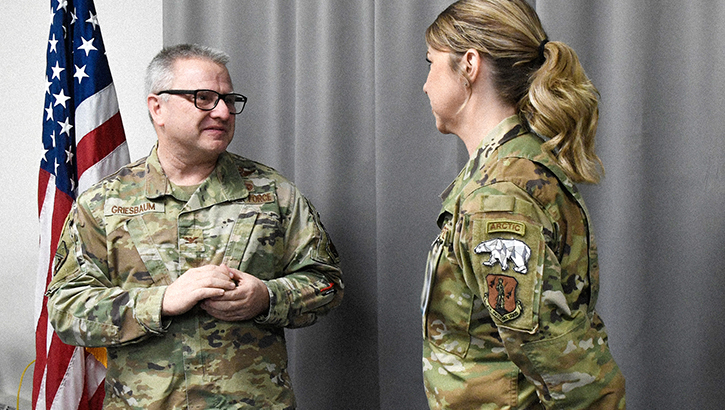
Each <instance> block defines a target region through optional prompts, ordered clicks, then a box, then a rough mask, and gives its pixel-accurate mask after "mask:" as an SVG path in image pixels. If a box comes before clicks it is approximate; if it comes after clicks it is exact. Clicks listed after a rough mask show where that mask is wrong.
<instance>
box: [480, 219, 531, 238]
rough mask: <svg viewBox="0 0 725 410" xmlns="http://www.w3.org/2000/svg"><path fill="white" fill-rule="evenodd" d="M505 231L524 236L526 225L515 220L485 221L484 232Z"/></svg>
mask: <svg viewBox="0 0 725 410" xmlns="http://www.w3.org/2000/svg"><path fill="white" fill-rule="evenodd" d="M500 232H507V233H513V234H516V235H521V236H524V235H525V234H526V225H524V224H523V223H521V222H517V221H506V220H500V221H488V222H486V233H488V234H491V233H500Z"/></svg>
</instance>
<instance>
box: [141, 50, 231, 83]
mask: <svg viewBox="0 0 725 410" xmlns="http://www.w3.org/2000/svg"><path fill="white" fill-rule="evenodd" d="M191 58H198V59H202V60H209V61H212V62H214V63H217V64H219V65H221V66H224V67H226V65H227V64H228V63H229V60H230V58H229V55H228V54H227V53H225V52H223V51H220V50H216V49H213V48H211V47H207V46H200V45H198V44H177V45H175V46H171V47H165V48H163V49H162V50H161V51H160V52H159V53H158V54H156V57H154V58H153V60H151V62H150V63H149V65H148V67H147V68H146V84H145V87H146V95H149V94H153V93H157V92H159V91H161V90H165V89H168V88H169V87H171V83H172V82H173V80H174V70H173V66H174V63H175V62H176V61H178V60H184V59H191Z"/></svg>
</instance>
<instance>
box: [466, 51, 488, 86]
mask: <svg viewBox="0 0 725 410" xmlns="http://www.w3.org/2000/svg"><path fill="white" fill-rule="evenodd" d="M482 63H483V58H482V57H481V54H480V53H479V52H478V50H476V49H473V48H469V49H468V50H467V51H466V52H465V53H464V54H463V58H461V69H462V70H463V73H464V76H465V77H466V80H467V81H469V82H470V83H471V84H473V83H474V82H476V80H477V79H478V77H479V75H480V74H481V69H482V67H481V66H482Z"/></svg>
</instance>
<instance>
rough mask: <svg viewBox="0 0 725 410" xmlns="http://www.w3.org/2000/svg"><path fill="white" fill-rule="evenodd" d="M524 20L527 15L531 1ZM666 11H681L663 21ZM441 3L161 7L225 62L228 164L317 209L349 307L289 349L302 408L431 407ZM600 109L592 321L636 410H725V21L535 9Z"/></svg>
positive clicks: (177, 30)
mask: <svg viewBox="0 0 725 410" xmlns="http://www.w3.org/2000/svg"><path fill="white" fill-rule="evenodd" d="M532 3H533V2H532ZM670 3H671V4H670ZM448 4H449V1H448V0H446V1H441V0H430V1H419V0H388V1H372V0H359V1H354V2H353V1H350V2H343V1H337V0H296V1H292V0H227V1H223V0H214V1H212V0H207V1H195V0H165V1H164V5H163V8H164V44H165V45H171V44H176V43H181V42H195V43H199V44H205V45H209V46H212V47H217V48H220V49H222V50H225V51H227V52H228V53H229V54H230V55H231V56H232V62H231V64H230V65H229V68H230V72H231V75H232V79H233V81H234V85H235V91H238V92H241V93H242V94H244V95H246V96H247V97H248V98H249V103H248V104H247V107H246V108H245V111H244V113H243V114H242V115H240V116H239V118H238V120H237V132H236V137H235V140H234V142H233V143H232V145H231V147H230V150H231V151H233V152H236V153H239V154H241V155H244V156H247V157H249V158H252V159H255V160H258V161H261V162H263V163H266V164H267V165H270V166H273V167H275V168H276V169H277V170H279V171H280V172H282V173H283V174H284V175H285V176H287V177H288V178H290V179H292V180H294V181H295V182H296V184H297V186H298V187H299V188H300V190H301V191H302V192H303V193H304V194H305V195H306V196H307V197H308V198H310V200H311V201H312V202H313V203H314V205H315V206H316V208H317V210H318V211H319V212H320V214H321V216H322V221H323V223H324V224H325V225H326V227H327V229H328V230H329V232H330V234H331V236H332V239H333V240H334V242H335V244H336V245H337V248H338V250H339V252H340V254H341V256H342V261H343V262H342V263H343V271H344V275H345V284H346V287H347V289H346V294H345V300H344V301H343V304H342V306H341V307H340V308H338V309H337V310H336V311H334V312H333V313H332V314H331V315H330V316H328V317H326V318H323V319H322V320H321V321H320V322H319V323H318V324H316V325H314V326H312V327H310V328H305V329H298V330H293V331H289V332H288V351H289V353H290V362H291V376H292V381H293V384H294V386H295V391H296V394H297V398H298V405H299V408H302V409H343V408H344V409H422V408H426V406H427V405H426V402H425V395H424V392H423V382H422V376H421V359H420V355H421V330H420V326H421V319H420V309H419V301H420V291H421V287H422V281H423V270H424V265H425V257H426V253H427V251H428V248H429V245H430V242H431V241H432V240H433V239H434V237H435V235H436V234H437V232H438V229H437V227H436V225H435V218H436V215H437V213H438V210H439V208H440V198H439V194H440V192H442V191H443V190H444V189H445V188H446V186H447V185H448V184H449V183H450V182H451V181H452V180H453V178H455V176H456V174H457V173H458V171H459V170H460V168H461V167H462V166H463V164H464V163H465V160H466V151H465V148H464V147H463V144H462V143H461V142H460V141H459V140H458V138H457V137H455V136H452V135H441V134H439V133H438V131H437V130H436V129H435V122H434V120H433V117H432V115H431V112H430V106H429V104H428V99H427V97H426V96H425V94H424V93H423V91H422V87H423V83H424V82H425V78H426V75H427V71H428V65H427V64H426V62H425V52H426V46H425V42H424V38H423V34H424V31H425V28H426V27H427V26H428V25H429V24H430V23H431V22H432V21H433V20H434V19H435V17H436V16H437V14H438V13H439V12H440V11H442V10H443V9H444V8H445V7H446V6H447V5H448ZM536 7H537V11H538V12H539V15H540V17H541V19H542V22H543V24H544V27H545V29H546V30H547V32H548V34H549V38H550V39H551V40H552V41H556V40H559V41H564V42H566V43H568V44H569V45H571V46H572V47H574V49H575V50H576V51H577V53H578V54H579V57H580V59H581V61H582V64H583V66H584V68H585V69H586V71H587V73H588V74H589V76H590V77H591V78H592V80H593V82H594V83H595V85H596V86H597V87H598V89H599V91H600V93H601V95H602V102H601V106H600V115H601V117H600V125H599V132H598V135H597V149H598V153H599V155H600V157H601V158H602V160H603V161H604V164H605V167H606V171H607V175H606V178H605V179H604V180H603V182H602V183H601V184H600V185H598V186H583V187H581V188H582V190H583V192H584V196H585V199H586V200H587V203H588V206H589V208H590V211H591V214H592V216H593V219H594V226H595V232H596V235H597V239H598V244H599V251H600V266H601V292H600V298H599V303H598V311H599V312H600V313H601V315H602V317H603V318H604V320H605V323H606V324H607V327H608V331H609V336H610V346H611V349H612V352H613V354H614V356H615V358H616V360H617V362H618V363H619V365H620V367H621V369H622V371H623V373H624V375H625V377H626V378H627V396H628V408H630V409H650V408H657V409H681V408H692V409H695V408H697V409H700V408H701V409H706V408H718V407H719V405H720V404H721V403H722V402H723V401H725V392H724V391H723V389H721V386H722V382H723V377H722V376H721V375H722V371H721V370H720V368H721V367H722V365H723V362H724V361H725V360H723V355H722V352H721V349H720V346H721V343H720V340H721V339H722V338H723V336H725V321H723V320H721V319H720V316H721V312H723V310H725V298H723V297H722V292H723V290H724V289H725V275H724V273H725V268H724V267H725V252H723V246H724V244H725V229H723V228H725V206H724V205H725V201H724V199H725V165H723V164H724V163H725V161H724V160H725V140H724V139H723V135H722V134H723V131H722V130H723V129H725V127H723V125H725V124H723V123H724V122H725V119H724V118H725V116H723V114H722V113H723V112H724V108H725V97H723V95H725V89H724V88H725V86H724V85H723V84H725V78H724V77H725V70H722V69H721V68H722V67H723V63H724V61H723V60H725V35H724V34H725V33H724V32H725V25H723V24H722V22H723V21H725V3H722V2H710V1H706V0H700V1H691V2H659V1H654V0H647V1H637V2H632V1H625V0H604V1H587V2H572V1H570V0H538V1H537V2H536Z"/></svg>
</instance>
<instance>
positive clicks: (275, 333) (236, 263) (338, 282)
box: [47, 149, 343, 409]
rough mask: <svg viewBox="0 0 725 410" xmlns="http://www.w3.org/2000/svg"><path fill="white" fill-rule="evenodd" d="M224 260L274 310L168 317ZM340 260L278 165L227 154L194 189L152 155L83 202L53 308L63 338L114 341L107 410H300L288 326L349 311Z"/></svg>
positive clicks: (59, 264) (70, 228) (69, 233)
mask: <svg viewBox="0 0 725 410" xmlns="http://www.w3.org/2000/svg"><path fill="white" fill-rule="evenodd" d="M222 263H225V264H227V266H230V267H233V268H238V269H239V270H241V271H244V272H247V273H250V274H252V275H255V276H257V277H259V278H261V279H262V280H264V281H265V283H266V284H267V286H268V288H269V290H270V296H271V297H270V309H269V312H267V313H266V314H265V315H261V316H259V317H257V318H255V319H254V320H250V321H243V322H225V321H221V320H218V319H215V318H214V317H212V316H210V315H209V314H207V313H206V312H205V311H204V310H202V309H201V308H200V307H198V306H197V307H195V308H193V309H192V310H191V311H189V312H187V313H186V314H184V315H180V316H174V317H168V318H167V317H163V318H162V317H161V302H162V297H163V295H164V291H165V290H166V288H167V286H168V285H169V284H170V283H171V282H173V281H174V280H175V279H176V278H177V277H178V276H179V275H181V274H183V273H184V272H186V271H187V270H188V269H190V268H193V267H198V266H202V265H206V264H217V265H218V264H222ZM338 265H339V260H338V257H337V254H336V252H335V251H334V247H333V245H332V243H331V242H330V240H329V237H328V235H327V233H326V232H325V230H324V228H323V226H322V224H321V223H320V221H319V217H318V215H317V213H316V211H315V210H314V208H313V207H312V206H311V205H310V203H309V202H308V201H307V200H306V199H305V198H304V197H303V196H302V195H301V194H300V193H299V191H298V190H297V189H296V188H295V187H294V185H293V184H292V183H290V182H289V181H288V180H286V179H284V178H283V177H281V176H280V175H279V174H278V173H277V172H276V171H274V170H273V169H271V168H268V167H266V166H264V165H262V164H259V163H256V162H253V161H250V160H248V159H245V158H242V157H239V156H236V155H233V154H230V153H224V154H222V155H221V156H220V157H219V160H218V163H217V167H216V169H215V170H214V171H213V172H212V174H211V175H210V176H209V177H208V178H207V179H206V180H205V181H204V182H203V183H202V184H201V185H200V186H199V187H198V188H197V189H196V191H195V192H193V193H184V192H183V191H181V190H179V189H178V188H174V187H173V185H172V184H170V182H169V181H168V179H167V178H166V176H165V174H164V172H163V171H162V169H161V165H160V163H159V160H158V157H157V154H156V149H154V150H153V151H152V152H151V155H150V156H149V157H147V158H144V159H141V160H139V161H137V162H135V163H133V164H130V165H128V166H126V167H124V168H122V169H120V170H119V171H118V172H116V173H115V174H113V175H111V176H109V177H107V178H105V179H104V180H103V181H101V182H100V183H98V184H96V185H95V186H93V187H92V188H90V189H89V190H88V191H86V192H85V193H83V194H81V195H80V196H79V197H78V200H77V201H76V204H75V205H74V207H73V209H72V210H71V212H70V214H69V215H68V218H67V220H66V223H65V227H64V229H63V233H62V236H61V239H60V241H59V245H58V251H57V252H56V259H55V268H54V277H53V280H52V281H51V283H50V284H49V287H48V292H47V294H48V297H49V299H48V312H49V316H50V320H51V323H52V325H53V327H54V328H55V332H56V333H57V334H58V336H59V337H60V338H61V340H63V341H64V342H65V343H68V344H72V345H79V346H91V347H93V346H96V347H98V346H105V347H107V350H108V373H107V376H106V385H105V388H106V399H105V403H104V408H106V409H109V408H110V409H116V408H134V409H178V408H184V409H186V408H190V409H191V408H195V409H196V408H199V409H201V408H214V409H243V408H250V409H251V408H254V409H257V408H268V409H282V408H292V407H293V406H294V395H293V392H292V388H291V385H290V381H289V377H288V374H287V353H286V348H285V340H284V332H283V327H300V326H307V325H310V324H312V323H314V322H315V321H316V319H317V317H318V316H319V315H321V314H324V313H326V312H327V311H329V310H330V309H332V308H333V307H335V306H337V305H338V304H339V303H340V301H341V298H342V294H343V285H342V279H341V272H340V269H339V267H338Z"/></svg>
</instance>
